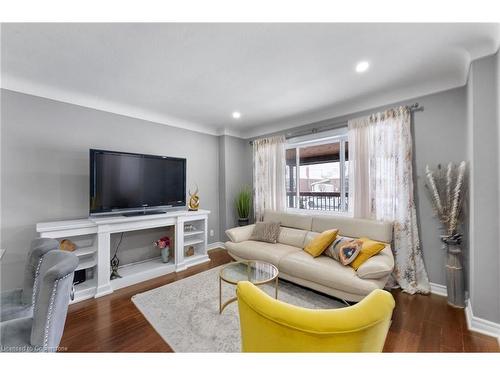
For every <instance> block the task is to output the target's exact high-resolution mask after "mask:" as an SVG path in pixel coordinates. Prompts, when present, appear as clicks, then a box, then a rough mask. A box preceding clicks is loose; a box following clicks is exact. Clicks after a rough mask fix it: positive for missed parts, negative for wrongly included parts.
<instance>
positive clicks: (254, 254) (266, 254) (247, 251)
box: [226, 241, 302, 267]
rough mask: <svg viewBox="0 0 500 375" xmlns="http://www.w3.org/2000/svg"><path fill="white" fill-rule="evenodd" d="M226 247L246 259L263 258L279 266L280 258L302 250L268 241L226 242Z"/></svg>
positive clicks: (232, 253)
mask: <svg viewBox="0 0 500 375" xmlns="http://www.w3.org/2000/svg"><path fill="white" fill-rule="evenodd" d="M226 249H227V251H228V252H229V254H230V255H235V256H236V257H237V258H240V259H245V260H262V261H264V262H269V263H271V264H274V265H275V266H276V267H278V265H279V262H280V260H281V259H282V258H283V257H284V256H287V255H290V254H293V253H296V252H302V249H300V248H298V247H295V246H290V245H284V244H281V243H275V244H271V243H267V242H259V241H243V242H238V243H234V242H226Z"/></svg>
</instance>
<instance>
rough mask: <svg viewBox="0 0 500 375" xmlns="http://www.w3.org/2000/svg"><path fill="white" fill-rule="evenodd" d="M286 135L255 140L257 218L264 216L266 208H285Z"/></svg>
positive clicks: (254, 168)
mask: <svg viewBox="0 0 500 375" xmlns="http://www.w3.org/2000/svg"><path fill="white" fill-rule="evenodd" d="M285 142H286V139H285V136H276V137H270V138H261V139H256V140H255V141H253V186H254V199H253V202H254V213H255V220H256V221H261V220H262V219H263V218H264V210H266V209H270V210H278V211H281V210H284V209H285V204H286V190H285V163H286V159H285Z"/></svg>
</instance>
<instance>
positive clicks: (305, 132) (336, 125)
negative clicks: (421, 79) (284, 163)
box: [249, 103, 424, 145]
mask: <svg viewBox="0 0 500 375" xmlns="http://www.w3.org/2000/svg"><path fill="white" fill-rule="evenodd" d="M407 107H408V109H409V110H410V111H411V112H422V111H423V110H424V107H423V106H421V105H420V104H418V103H414V104H412V105H407ZM342 126H347V121H341V122H336V123H334V124H330V125H328V126H325V127H318V128H311V129H308V130H303V131H300V132H294V133H288V134H286V136H285V138H286V139H290V138H295V137H301V136H304V135H309V134H316V133H321V132H326V131H329V130H333V129H338V128H340V127H342ZM249 143H250V144H251V145H252V144H253V140H252V141H250V142H249Z"/></svg>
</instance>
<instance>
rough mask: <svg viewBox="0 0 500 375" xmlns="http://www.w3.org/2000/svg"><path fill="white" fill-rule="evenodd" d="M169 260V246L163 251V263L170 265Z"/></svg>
mask: <svg viewBox="0 0 500 375" xmlns="http://www.w3.org/2000/svg"><path fill="white" fill-rule="evenodd" d="M169 259H170V248H169V247H168V246H167V247H165V248H163V249H161V261H162V262H163V263H168V261H169Z"/></svg>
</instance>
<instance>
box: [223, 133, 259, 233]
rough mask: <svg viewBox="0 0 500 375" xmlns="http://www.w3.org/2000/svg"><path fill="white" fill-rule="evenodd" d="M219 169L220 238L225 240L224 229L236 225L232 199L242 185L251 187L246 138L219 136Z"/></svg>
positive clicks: (250, 152) (249, 160) (236, 220)
mask: <svg viewBox="0 0 500 375" xmlns="http://www.w3.org/2000/svg"><path fill="white" fill-rule="evenodd" d="M219 171H220V176H221V178H220V185H219V188H220V193H219V212H220V231H221V232H220V235H219V237H220V239H221V241H224V240H226V235H225V233H224V231H225V230H226V229H227V228H232V227H235V226H237V225H238V217H237V216H238V215H237V213H236V210H235V207H234V200H235V198H236V196H237V194H238V193H239V191H240V190H241V189H242V188H243V187H244V186H248V187H250V188H251V187H252V147H251V146H250V144H249V142H248V140H244V139H241V138H235V137H231V136H221V137H219Z"/></svg>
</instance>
